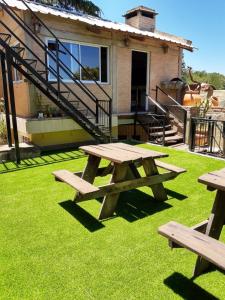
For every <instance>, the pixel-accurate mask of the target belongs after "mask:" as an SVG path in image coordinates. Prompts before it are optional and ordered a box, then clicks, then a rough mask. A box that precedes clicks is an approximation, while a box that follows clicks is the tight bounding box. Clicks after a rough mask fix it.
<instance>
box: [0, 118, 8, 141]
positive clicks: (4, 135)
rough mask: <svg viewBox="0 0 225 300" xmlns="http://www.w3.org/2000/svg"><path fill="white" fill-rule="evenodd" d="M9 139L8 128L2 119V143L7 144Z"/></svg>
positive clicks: (0, 125) (0, 133) (0, 123)
mask: <svg viewBox="0 0 225 300" xmlns="http://www.w3.org/2000/svg"><path fill="white" fill-rule="evenodd" d="M6 141H7V129H6V124H5V121H4V120H1V119H0V144H5V143H6Z"/></svg>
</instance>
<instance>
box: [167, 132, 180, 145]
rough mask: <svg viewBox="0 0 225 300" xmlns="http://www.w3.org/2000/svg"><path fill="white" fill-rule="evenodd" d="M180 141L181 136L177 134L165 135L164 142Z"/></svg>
mask: <svg viewBox="0 0 225 300" xmlns="http://www.w3.org/2000/svg"><path fill="white" fill-rule="evenodd" d="M182 141H183V136H181V135H178V134H176V135H173V136H166V137H165V144H173V143H174V144H175V143H176V144H178V143H180V142H182Z"/></svg>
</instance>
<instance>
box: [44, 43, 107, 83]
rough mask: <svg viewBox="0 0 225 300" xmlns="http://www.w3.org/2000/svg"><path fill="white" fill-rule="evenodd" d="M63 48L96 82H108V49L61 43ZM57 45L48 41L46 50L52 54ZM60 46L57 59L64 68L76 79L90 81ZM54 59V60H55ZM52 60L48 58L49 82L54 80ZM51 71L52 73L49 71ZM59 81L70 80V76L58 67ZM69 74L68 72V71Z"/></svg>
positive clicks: (54, 70)
mask: <svg viewBox="0 0 225 300" xmlns="http://www.w3.org/2000/svg"><path fill="white" fill-rule="evenodd" d="M62 44H63V45H64V47H65V48H66V49H67V50H68V51H69V52H70V53H72V55H73V56H74V57H75V58H76V59H77V60H78V61H80V62H81V64H82V65H83V67H84V68H85V69H86V70H87V71H88V72H89V73H90V74H91V75H92V76H94V78H95V80H96V81H99V82H104V83H106V82H108V48H107V47H95V46H88V45H79V44H75V43H68V42H62ZM56 47H57V44H56V43H55V41H51V40H49V41H48V49H49V50H50V51H52V52H53V53H54V54H56V52H57V48H56ZM64 47H63V46H62V45H59V58H60V60H61V61H62V62H63V64H64V65H65V66H67V67H68V68H69V70H71V71H72V73H73V74H74V75H75V78H76V79H80V80H84V81H91V78H90V77H89V76H88V74H87V73H86V72H85V71H84V70H83V69H82V67H81V66H80V65H79V63H78V62H77V61H76V59H74V58H73V57H72V56H71V55H70V54H69V53H68V52H67V51H66V49H64ZM55 59H56V58H55ZM55 59H54V58H51V57H50V56H49V57H48V64H49V68H50V71H49V80H53V81H54V80H56V74H57V68H56V62H55ZM51 70H52V71H51ZM59 72H60V76H61V79H66V80H70V79H71V78H70V76H69V75H68V74H66V72H65V71H64V70H63V68H62V67H60V70H59ZM68 72H69V71H68Z"/></svg>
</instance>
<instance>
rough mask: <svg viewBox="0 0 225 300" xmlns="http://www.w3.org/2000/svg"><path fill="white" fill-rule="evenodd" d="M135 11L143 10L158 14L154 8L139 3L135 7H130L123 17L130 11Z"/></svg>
mask: <svg viewBox="0 0 225 300" xmlns="http://www.w3.org/2000/svg"><path fill="white" fill-rule="evenodd" d="M135 11H145V12H149V13H151V14H154V15H158V13H157V12H156V11H155V10H154V9H151V8H148V7H146V6H143V5H140V6H137V7H135V8H132V9H130V10H128V11H127V12H126V13H125V14H124V17H126V16H127V15H129V14H130V13H133V12H135Z"/></svg>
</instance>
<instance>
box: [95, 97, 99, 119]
mask: <svg viewBox="0 0 225 300" xmlns="http://www.w3.org/2000/svg"><path fill="white" fill-rule="evenodd" d="M98 101H99V100H98V99H96V116H95V120H96V124H98V122H99V103H98Z"/></svg>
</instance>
